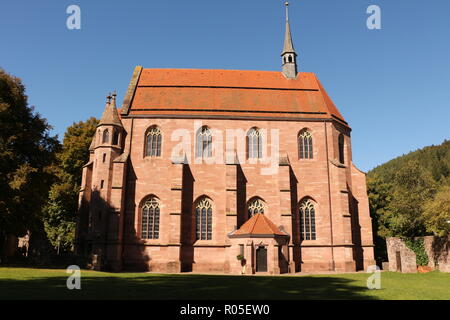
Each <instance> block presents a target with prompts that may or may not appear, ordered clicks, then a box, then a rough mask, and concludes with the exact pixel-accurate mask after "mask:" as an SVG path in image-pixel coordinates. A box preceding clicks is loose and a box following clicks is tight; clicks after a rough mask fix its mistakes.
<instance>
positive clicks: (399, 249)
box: [386, 236, 450, 273]
mask: <svg viewBox="0 0 450 320" xmlns="http://www.w3.org/2000/svg"><path fill="white" fill-rule="evenodd" d="M423 239H424V247H425V252H426V254H427V255H428V260H429V262H428V266H429V267H431V268H433V269H437V270H439V271H441V272H450V259H449V256H450V238H439V237H433V236H428V237H423ZM386 244H387V251H388V258H389V271H394V272H395V271H399V272H403V273H415V272H417V263H416V254H415V253H414V252H413V251H412V250H411V249H409V248H408V247H407V246H406V244H405V242H404V241H403V240H402V239H400V238H387V239H386Z"/></svg>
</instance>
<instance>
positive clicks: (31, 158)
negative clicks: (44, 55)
mask: <svg viewBox="0 0 450 320" xmlns="http://www.w3.org/2000/svg"><path fill="white" fill-rule="evenodd" d="M27 100H28V99H27V96H26V95H25V87H24V86H23V84H22V82H21V80H20V79H19V78H16V77H13V76H11V75H9V74H7V73H6V72H5V71H4V70H2V69H0V256H3V253H4V252H3V250H4V244H5V241H6V237H7V236H8V235H14V236H23V235H24V234H25V233H26V232H27V231H33V229H34V228H36V226H38V225H39V220H40V218H41V213H42V211H41V209H42V207H43V205H44V203H45V200H46V198H47V195H48V190H49V186H50V185H51V183H52V181H53V175H52V173H51V170H49V166H50V164H51V163H52V162H53V161H54V153H55V151H57V150H58V148H59V142H58V140H57V137H56V136H54V137H52V136H50V133H49V131H50V129H51V127H50V125H49V124H48V123H47V120H46V119H44V118H42V117H41V116H40V115H39V114H38V113H35V112H34V108H33V107H30V106H28V101H27Z"/></svg>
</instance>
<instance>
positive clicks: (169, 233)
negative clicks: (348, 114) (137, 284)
mask: <svg viewBox="0 0 450 320" xmlns="http://www.w3.org/2000/svg"><path fill="white" fill-rule="evenodd" d="M217 72H221V73H235V75H236V77H235V78H236V80H235V81H236V82H238V83H236V84H234V85H233V86H232V85H231V84H217V83H215V87H217V88H215V87H211V86H208V87H206V86H204V87H203V88H202V87H200V85H193V84H191V86H192V87H194V88H195V90H200V89H203V90H205V93H206V94H211V95H214V93H211V92H208V91H214V90H217V89H218V90H222V91H224V93H221V94H222V95H228V96H225V97H224V96H219V95H216V97H215V99H216V100H215V103H217V104H221V106H220V108H222V109H221V110H226V111H227V108H228V110H229V112H223V113H224V114H225V115H222V114H220V115H217V114H216V113H215V112H216V111H215V110H214V108H213V107H211V109H206V108H204V107H203V106H202V105H201V103H197V102H196V101H194V100H195V95H194V96H193V97H192V99H191V100H187V102H186V103H185V105H184V106H179V107H178V109H179V110H180V111H179V112H178V113H177V109H176V108H174V107H173V106H171V105H169V106H168V108H167V109H171V110H170V111H171V112H167V113H164V112H165V111H161V110H160V109H163V108H160V107H159V106H157V105H156V106H155V103H154V102H153V103H152V104H148V105H146V104H145V97H146V96H145V94H144V93H145V91H146V90H151V91H152V93H151V95H152V99H155V100H157V99H160V100H161V105H163V104H164V99H167V100H168V102H167V104H170V103H171V101H172V99H171V98H172V97H173V99H181V98H180V97H179V96H180V95H181V94H185V95H186V97H182V98H184V99H188V96H189V94H188V92H189V90H190V87H189V86H187V85H185V84H184V83H181V84H180V82H179V81H180V80H179V79H180V77H178V75H179V74H180V73H182V74H184V75H185V76H186V77H188V76H187V75H186V74H188V73H191V78H190V79H195V78H196V77H198V74H199V73H202V71H201V70H190V71H189V70H142V69H141V68H139V67H138V68H136V72H135V74H134V76H133V79H132V82H131V85H130V88H129V91H128V95H127V97H126V98H125V102H124V106H123V107H122V109H121V112H120V113H121V114H120V118H119V114H118V110H117V109H116V108H115V103H114V101H113V102H112V103H111V104H108V105H107V107H106V109H105V113H104V115H103V117H102V121H101V122H100V125H99V127H98V133H97V135H96V137H95V138H94V140H93V144H92V146H91V158H90V161H89V163H88V164H87V165H86V166H85V168H84V170H83V187H82V190H81V193H80V219H79V225H78V235H77V239H78V250H79V252H83V253H85V254H91V253H94V254H96V255H97V256H98V257H99V258H100V259H99V261H101V265H102V268H108V269H112V270H122V269H145V270H152V271H161V272H180V271H191V270H192V271H202V272H203V271H217V272H225V273H228V272H231V273H239V272H241V271H242V266H241V262H240V261H238V260H237V259H236V256H237V255H239V254H240V253H242V250H243V252H244V256H245V259H246V261H247V267H246V272H247V273H252V272H255V271H256V269H257V265H256V264H257V261H256V250H257V249H258V248H259V247H260V246H263V247H266V248H267V270H268V272H270V273H280V272H299V271H322V270H336V271H354V270H358V269H362V268H365V267H367V266H368V265H370V264H373V243H372V227H371V218H370V216H369V208H368V198H367V192H366V180H365V174H364V173H362V172H361V171H359V170H358V169H357V168H356V167H355V166H354V164H353V162H352V153H351V139H350V128H349V127H348V125H347V124H346V122H345V121H344V120H343V119H342V117H341V116H340V114H339V113H338V112H337V109H335V108H334V106H333V107H331V108H330V107H328V105H327V103H332V102H331V100H329V98H328V97H327V96H326V93H325V92H324V91H323V89H322V88H321V87H320V84H319V83H318V82H316V85H315V86H314V85H313V83H309V86H307V87H305V83H306V82H305V81H303V82H302V79H303V78H304V77H307V78H308V79H315V77H314V76H313V75H311V74H299V75H298V79H296V80H288V79H284V78H283V75H282V74H281V73H277V72H260V73H259V77H260V78H262V77H264V76H266V77H267V78H269V79H270V80H272V78H273V77H276V76H275V74H277V75H278V81H272V83H270V85H271V87H267V88H261V85H262V84H261V83H257V84H256V85H257V86H258V87H257V88H258V89H249V87H247V86H250V85H251V83H248V84H245V85H246V86H245V87H241V88H238V87H237V85H240V86H242V84H239V78H238V76H239V75H240V74H245V73H246V72H245V71H217ZM143 73H144V74H151V73H155V74H158V73H159V74H163V75H166V76H167V77H170V78H171V79H173V80H172V81H173V82H172V84H171V85H170V86H169V84H164V85H165V87H164V88H163V92H159V95H158V93H157V90H158V89H159V88H157V87H156V86H155V85H154V86H151V87H148V86H147V85H148V84H147V83H145V82H141V81H143V80H141V79H139V78H140V77H142V75H143ZM251 73H254V72H251ZM252 76H254V74H252ZM144 79H145V78H144ZM177 79H178V80H177ZM311 81H312V80H311ZM293 82H295V83H296V85H294V84H293ZM141 83H143V84H141ZM283 84H288V85H289V86H290V89H292V91H288V93H289V94H291V97H290V98H291V99H298V100H300V101H305V102H306V103H308V99H309V101H313V102H314V101H315V102H314V103H316V105H313V106H312V105H311V102H309V103H310V105H306V106H305V108H309V109H313V108H314V107H316V109H317V110H318V111H315V112H314V111H308V113H304V112H305V111H302V110H303V106H302V105H301V104H299V107H298V108H297V109H295V108H294V107H295V106H294V107H292V105H293V104H294V105H295V103H296V102H295V101H294V102H292V104H291V105H290V107H291V108H292V110H287V111H286V110H283V109H281V108H282V106H279V107H278V106H277V109H275V110H273V109H271V110H268V112H264V110H260V109H259V108H258V105H251V98H252V97H251V95H253V94H255V92H253V91H252V90H261V91H264V90H266V91H271V92H273V91H274V93H272V95H276V94H277V92H276V91H278V90H279V91H284V90H288V89H289V88H287V87H286V88H284V87H283ZM201 85H204V84H202V83H201ZM296 86H297V88H296ZM224 87H227V88H224ZM302 87H304V88H305V89H307V90H300V89H301V88H302ZM170 90H172V91H170ZM178 90H179V91H182V92H181V93H180V92H177V91H178ZM227 90H228V92H227ZM234 90H235V91H239V90H241V91H250V93H248V92H246V93H241V94H237V93H235V92H233V91H234ZM314 90H316V91H314ZM185 91H187V92H185ZM233 94H236V97H234V96H233ZM282 94H287V93H286V92H283V93H282ZM246 95H248V96H246ZM308 95H317V97H314V96H313V98H311V96H309V97H308ZM298 96H300V97H298ZM227 98H228V99H229V100H230V102H229V104H228V105H225V103H223V102H221V101H227ZM221 99H222V100H221ZM233 99H235V100H236V101H233ZM239 99H248V100H249V101H250V102H245V103H247V105H246V108H250V109H251V110H247V111H249V113H251V112H254V111H263V112H261V113H258V114H257V115H253V114H251V115H250V116H247V114H245V113H244V115H243V114H242V113H241V112H235V111H234V109H231V108H232V107H233V108H234V106H235V104H234V103H236V107H239V105H238V103H239ZM286 99H289V97H288V98H286ZM319 99H321V101H320V100H319ZM181 102H182V101H181ZM181 102H180V103H181ZM258 102H259V101H258ZM287 103H288V102H287ZM186 104H192V105H187V106H186ZM136 105H138V106H139V107H135V106H136ZM193 106H197V108H198V110H200V111H197V112H198V113H199V114H200V113H201V112H202V111H201V110H202V109H201V108H203V110H205V111H203V114H201V115H198V116H197V115H189V114H187V112H189V111H184V110H186V109H192V108H193ZM155 109H156V111H155ZM209 110H212V111H209ZM294 110H297V111H294ZM238 111H241V110H238ZM272 111H274V112H273V113H271V112H272ZM114 112H115V114H114ZM284 112H286V114H284ZM287 112H289V113H287ZM294 116H296V117H294ZM153 126H158V127H159V128H160V130H161V133H162V144H161V155H160V156H159V157H149V156H147V157H146V156H145V140H146V133H147V131H148V129H149V128H151V127H153ZM201 126H208V127H209V128H211V129H214V130H217V131H219V132H222V133H224V134H223V136H225V135H226V134H225V132H226V131H227V130H231V129H237V130H239V129H241V130H242V131H243V132H246V131H248V130H249V129H250V128H253V127H257V128H260V129H265V130H266V132H267V135H266V138H267V139H265V140H263V141H264V142H263V145H264V147H263V148H265V149H266V150H267V151H266V152H267V153H268V154H270V153H271V152H272V148H271V146H272V144H273V142H272V141H271V140H272V139H274V140H275V138H276V135H271V134H270V133H271V132H272V130H276V131H275V132H278V136H279V139H278V140H279V148H278V152H279V154H278V159H277V160H278V163H277V166H276V170H274V171H275V172H272V173H271V174H262V169H264V168H266V169H267V168H269V167H270V166H271V164H264V163H263V164H262V163H259V162H257V163H250V162H251V161H250V160H249V159H246V154H245V153H244V156H242V155H241V158H240V157H239V150H238V149H239V148H238V145H239V143H241V145H242V144H244V145H245V144H246V142H245V136H244V137H243V138H242V137H241V138H242V139H241V140H242V141H241V142H239V141H238V140H239V139H238V138H236V139H235V149H232V150H229V149H228V150H227V146H226V138H225V137H223V138H222V139H220V135H219V138H216V137H213V145H215V144H218V145H219V146H220V143H219V140H222V141H223V143H222V146H220V148H221V150H222V151H223V157H222V160H223V161H222V163H213V164H208V163H196V162H199V161H198V159H196V157H195V152H194V150H195V141H196V138H195V134H196V128H199V127H201ZM180 129H185V130H186V132H188V134H189V135H190V137H187V138H189V139H188V140H190V141H191V142H192V146H191V149H190V150H189V149H188V150H184V152H185V154H186V159H183V161H176V159H175V161H174V158H173V156H172V152H173V150H174V149H175V148H176V147H177V146H178V145H179V144H180V141H181V137H179V136H177V135H174V136H173V133H174V132H176V130H180ZM304 129H307V130H308V131H309V132H310V133H311V134H312V142H313V156H312V159H300V158H299V150H298V148H299V143H298V135H299V133H300V132H301V131H302V130H304ZM105 130H108V131H109V141H108V142H105V143H103V142H102V138H103V133H104V131H105ZM114 133H116V134H118V136H117V141H116V143H113V139H114V137H113V135H114ZM339 135H342V136H343V137H344V145H343V147H344V148H343V162H342V163H341V162H340V160H342V159H339V158H340V155H339V153H340V150H339ZM184 138H186V137H184ZM274 143H275V142H274ZM213 149H214V152H218V151H217V149H218V147H216V148H213ZM189 153H190V154H189ZM182 158H183V157H182ZM274 158H275V159H276V157H274ZM216 162H220V161H216ZM151 196H153V197H156V198H157V199H158V201H159V203H160V230H159V237H158V239H147V240H143V239H142V238H141V232H142V230H141V223H142V206H143V204H144V203H145V201H146V199H148V198H149V197H151ZM204 196H206V197H208V198H209V199H210V200H211V203H212V206H213V208H212V212H213V213H212V239H211V240H196V237H195V235H196V230H195V229H196V224H195V213H194V211H195V204H196V203H197V201H198V200H199V199H201V198H202V197H204ZM255 197H258V198H259V199H262V200H263V202H264V207H265V208H264V215H265V216H266V217H267V218H269V219H270V221H272V222H273V223H274V225H276V226H277V227H278V228H279V229H281V230H283V232H284V233H285V234H286V236H285V237H281V238H282V239H281V240H280V239H277V237H275V236H274V235H266V237H261V236H258V235H256V236H255V235H249V236H248V237H247V238H235V237H232V235H231V234H232V233H233V231H235V230H239V229H240V228H241V227H242V226H243V225H244V223H245V222H246V221H247V220H248V219H249V213H248V208H247V206H248V204H249V201H250V200H251V199H254V198H255ZM304 199H311V200H312V201H313V203H314V205H315V229H316V233H317V235H316V240H303V239H301V233H300V230H301V229H300V228H301V221H300V213H299V206H300V205H301V203H302V200H304ZM241 246H243V247H244V249H242V247H241Z"/></svg>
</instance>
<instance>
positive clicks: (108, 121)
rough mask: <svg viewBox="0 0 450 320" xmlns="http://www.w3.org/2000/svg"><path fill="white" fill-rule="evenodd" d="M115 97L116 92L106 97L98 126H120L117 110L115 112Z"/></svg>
mask: <svg viewBox="0 0 450 320" xmlns="http://www.w3.org/2000/svg"><path fill="white" fill-rule="evenodd" d="M116 97H117V94H116V93H115V92H114V94H113V95H112V96H111V95H109V96H108V97H106V106H105V111H103V115H102V118H101V120H100V122H99V124H98V125H99V126H102V125H114V126H119V127H122V122H121V121H120V118H119V112H117V107H116Z"/></svg>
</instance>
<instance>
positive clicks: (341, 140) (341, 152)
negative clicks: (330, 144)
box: [338, 134, 345, 163]
mask: <svg viewBox="0 0 450 320" xmlns="http://www.w3.org/2000/svg"><path fill="white" fill-rule="evenodd" d="M338 144H339V162H340V163H344V161H345V157H344V135H343V134H340V135H339V139H338Z"/></svg>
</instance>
